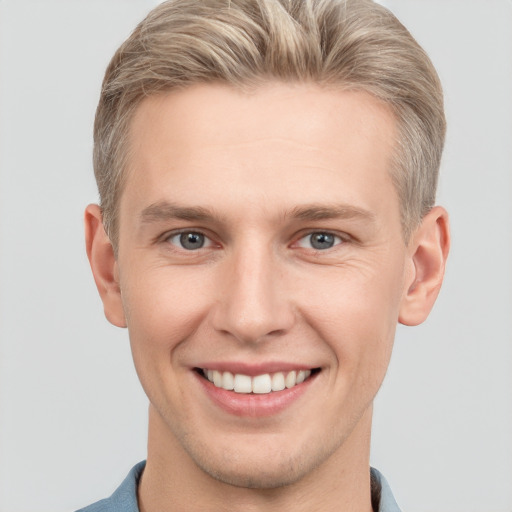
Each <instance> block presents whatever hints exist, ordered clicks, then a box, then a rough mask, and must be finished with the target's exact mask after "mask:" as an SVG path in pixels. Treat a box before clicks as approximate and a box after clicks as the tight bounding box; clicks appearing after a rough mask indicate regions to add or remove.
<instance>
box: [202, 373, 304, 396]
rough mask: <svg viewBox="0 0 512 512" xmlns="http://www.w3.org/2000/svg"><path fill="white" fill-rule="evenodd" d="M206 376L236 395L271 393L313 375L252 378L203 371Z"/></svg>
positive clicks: (237, 374) (289, 386)
mask: <svg viewBox="0 0 512 512" xmlns="http://www.w3.org/2000/svg"><path fill="white" fill-rule="evenodd" d="M203 373H204V376H205V377H206V378H207V379H208V380H209V381H210V382H212V383H213V384H214V385H215V386H216V387H218V388H223V389H227V390H229V391H234V392H235V393H258V394H264V393H270V392H271V391H282V390H283V389H285V388H293V386H295V385H297V384H300V383H301V382H304V380H305V379H307V378H308V377H309V376H310V375H311V370H293V371H291V372H276V373H273V374H270V373H264V374H263V375H256V376H255V377H250V376H249V375H243V374H241V373H235V374H233V373H231V372H219V371H217V370H206V369H204V370H203Z"/></svg>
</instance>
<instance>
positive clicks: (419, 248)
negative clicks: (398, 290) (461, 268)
mask: <svg viewBox="0 0 512 512" xmlns="http://www.w3.org/2000/svg"><path fill="white" fill-rule="evenodd" d="M449 249H450V229H449V223H448V213H447V212H446V210H445V209H444V208H441V207H440V206H436V207H434V208H432V210H430V212H429V213H428V214H427V215H425V217H423V220H422V221H421V224H420V226H419V227H418V228H417V229H416V231H415V232H414V234H413V235H412V237H411V240H410V242H409V246H408V250H409V258H410V262H411V268H412V272H411V274H410V275H409V276H408V281H407V283H406V286H407V288H406V293H405V295H404V297H403V298H402V303H401V305H400V314H399V318H398V321H399V322H400V323H401V324H404V325H418V324H421V323H422V322H424V321H425V320H426V318H427V317H428V315H429V313H430V311H431V309H432V307H433V306H434V302H435V301H436V298H437V295H438V294H439V290H440V289H441V284H442V282H443V277H444V270H445V266H446V258H447V257H448V251H449Z"/></svg>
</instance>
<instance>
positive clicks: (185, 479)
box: [138, 407, 372, 512]
mask: <svg viewBox="0 0 512 512" xmlns="http://www.w3.org/2000/svg"><path fill="white" fill-rule="evenodd" d="M371 413H372V411H371V407H370V408H369V409H368V410H367V411H366V413H365V414H364V415H363V417H362V418H361V419H360V421H359V422H358V424H357V425H356V427H355V429H354V430H353V431H352V433H351V434H350V436H349V437H348V438H347V439H346V440H345V442H344V443H343V445H342V446H341V447H339V448H338V450H337V451H336V452H334V453H333V454H332V455H331V456H330V457H329V458H328V459H327V460H325V461H324V462H323V463H322V464H320V465H319V466H318V467H316V468H315V469H314V470H312V471H311V472H310V473H308V474H307V475H306V476H305V477H303V478H301V479H300V480H298V481H296V482H294V483H291V484H289V485H285V486H282V487H278V488H271V489H261V488H246V487H237V486H234V485H230V484H228V483H225V482H222V481H220V480H218V479H216V478H214V477H212V476H210V475H209V474H207V473H206V472H204V471H203V470H202V469H201V468H200V467H199V466H198V465H197V464H196V463H195V462H194V460H193V459H192V458H191V457H190V456H189V454H188V453H187V452H186V451H185V450H184V449H183V447H182V446H181V444H180V443H179V442H178V440H177V439H176V437H175V436H174V435H172V433H171V432H170V430H169V429H168V427H167V425H166V424H165V422H164V421H163V420H162V418H161V416H160V415H159V414H158V412H156V411H155V410H154V409H153V408H152V407H150V421H149V438H148V458H147V463H146V468H145V470H144V473H143V475H142V478H141V481H140V483H139V490H138V499H139V508H140V511H141V512H185V511H186V512H196V511H197V512H199V511H201V512H202V511H204V510H215V511H226V512H227V511H238V510H244V511H247V512H274V511H282V510H294V511H296V512H306V511H308V512H309V511H311V510H323V511H325V512H331V511H332V512H334V511H339V510H343V511H346V512H356V511H357V512H361V511H367V512H371V510H372V507H371V494H370V473H369V446H370V430H371Z"/></svg>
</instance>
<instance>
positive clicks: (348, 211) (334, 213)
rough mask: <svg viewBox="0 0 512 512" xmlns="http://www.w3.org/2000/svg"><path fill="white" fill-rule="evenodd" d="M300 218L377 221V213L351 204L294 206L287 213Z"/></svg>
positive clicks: (311, 219)
mask: <svg viewBox="0 0 512 512" xmlns="http://www.w3.org/2000/svg"><path fill="white" fill-rule="evenodd" d="M287 216H290V217H292V218H295V219H299V220H310V221H315V220H329V219H356V220H363V221H368V222H375V214H374V213H372V212H370V211H368V210H364V209H362V208H358V207H355V206H351V205H344V204H341V205H340V204H332V205H329V204H327V205H325V204H311V205H305V206H299V207H296V208H293V209H292V210H291V211H290V213H289V214H288V215H287Z"/></svg>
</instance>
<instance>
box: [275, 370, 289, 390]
mask: <svg viewBox="0 0 512 512" xmlns="http://www.w3.org/2000/svg"><path fill="white" fill-rule="evenodd" d="M285 387H286V386H285V384H284V375H283V373H282V372H278V373H274V375H272V391H282V390H283V389H284V388H285Z"/></svg>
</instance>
